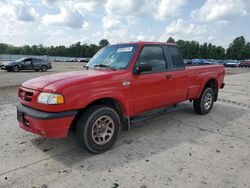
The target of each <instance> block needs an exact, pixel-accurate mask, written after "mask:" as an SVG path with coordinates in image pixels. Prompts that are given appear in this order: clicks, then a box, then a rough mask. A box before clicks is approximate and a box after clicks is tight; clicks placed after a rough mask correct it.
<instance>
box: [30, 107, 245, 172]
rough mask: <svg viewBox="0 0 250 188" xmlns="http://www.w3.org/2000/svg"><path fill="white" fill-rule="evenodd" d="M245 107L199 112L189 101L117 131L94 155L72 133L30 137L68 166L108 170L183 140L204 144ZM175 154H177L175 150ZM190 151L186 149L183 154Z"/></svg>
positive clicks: (184, 141) (165, 150) (90, 169)
mask: <svg viewBox="0 0 250 188" xmlns="http://www.w3.org/2000/svg"><path fill="white" fill-rule="evenodd" d="M245 114H247V111H245V110H243V109H240V108H238V107H237V106H228V105H225V104H221V103H220V104H215V106H214V109H213V111H212V112H211V113H210V114H208V115H206V116H201V115H197V114H195V113H194V112H193V109H192V105H191V104H188V103H187V105H184V106H183V108H180V109H178V110H176V111H173V112H169V113H166V115H162V116H159V117H157V118H154V119H151V120H147V121H144V122H141V123H137V124H135V125H134V126H133V127H131V129H130V130H129V131H121V133H120V136H119V138H118V140H117V142H116V144H115V146H114V147H113V148H112V149H111V150H109V151H107V152H105V153H102V154H98V155H94V154H91V153H89V152H87V151H85V150H84V149H82V148H81V147H80V146H79V144H78V142H77V140H76V135H75V133H70V134H69V136H68V137H67V138H64V139H58V140H49V139H42V138H36V139H33V140H32V143H33V145H34V146H35V147H37V148H39V149H40V150H41V151H42V152H47V154H48V155H49V156H50V157H51V158H52V159H53V160H56V161H57V162H59V163H62V164H63V165H64V166H66V167H67V168H69V169H70V171H72V170H86V171H88V172H90V171H95V170H107V171H109V170H111V169H113V168H116V167H123V166H126V165H127V164H129V163H134V162H135V161H145V162H149V158H150V157H151V156H152V155H157V154H159V153H162V152H171V149H173V148H175V147H178V146H179V145H180V144H183V143H191V144H198V145H204V147H206V145H205V142H204V138H205V137H207V136H209V135H210V134H222V135H223V134H225V130H226V129H227V128H228V126H230V125H232V121H233V120H237V119H239V118H241V117H242V116H243V115H245ZM176 155H178V154H176ZM189 155H190V153H187V157H188V156H189Z"/></svg>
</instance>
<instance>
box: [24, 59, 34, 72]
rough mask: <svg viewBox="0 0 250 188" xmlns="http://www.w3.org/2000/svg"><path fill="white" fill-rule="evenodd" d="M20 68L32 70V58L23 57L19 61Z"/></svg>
mask: <svg viewBox="0 0 250 188" xmlns="http://www.w3.org/2000/svg"><path fill="white" fill-rule="evenodd" d="M21 68H22V70H33V65H32V59H31V58H28V59H24V60H23V62H22V63H21Z"/></svg>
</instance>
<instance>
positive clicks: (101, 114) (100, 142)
mask: <svg viewBox="0 0 250 188" xmlns="http://www.w3.org/2000/svg"><path fill="white" fill-rule="evenodd" d="M120 124H121V123H120V118H119V115H118V114H117V112H116V111H115V110H114V109H113V108H110V107H108V106H104V105H97V106H92V107H90V108H89V109H87V110H86V111H85V112H84V113H83V114H82V116H81V117H80V118H79V119H78V121H77V127H76V132H77V136H78V141H79V143H80V145H81V146H83V147H85V148H87V149H88V150H89V151H91V152H93V153H102V152H104V151H106V150H108V149H110V148H111V147H112V146H113V145H114V143H115V141H116V139H117V137H118V135H119V131H120Z"/></svg>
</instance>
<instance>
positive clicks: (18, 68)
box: [12, 65, 20, 72]
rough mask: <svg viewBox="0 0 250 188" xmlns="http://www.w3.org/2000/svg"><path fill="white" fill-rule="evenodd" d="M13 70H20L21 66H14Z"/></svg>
mask: <svg viewBox="0 0 250 188" xmlns="http://www.w3.org/2000/svg"><path fill="white" fill-rule="evenodd" d="M12 71H13V72H19V71H20V67H19V66H17V65H15V66H14V67H13V68H12Z"/></svg>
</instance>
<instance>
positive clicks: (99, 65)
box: [94, 64, 116, 71]
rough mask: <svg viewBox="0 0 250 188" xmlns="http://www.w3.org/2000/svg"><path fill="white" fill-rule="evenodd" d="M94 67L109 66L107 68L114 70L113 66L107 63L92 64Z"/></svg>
mask: <svg viewBox="0 0 250 188" xmlns="http://www.w3.org/2000/svg"><path fill="white" fill-rule="evenodd" d="M94 67H102V68H109V69H112V70H114V71H115V70H116V69H115V68H113V67H111V66H109V65H105V64H98V65H94Z"/></svg>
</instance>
